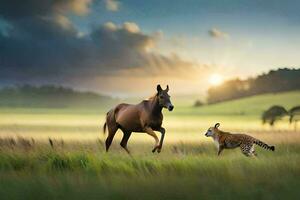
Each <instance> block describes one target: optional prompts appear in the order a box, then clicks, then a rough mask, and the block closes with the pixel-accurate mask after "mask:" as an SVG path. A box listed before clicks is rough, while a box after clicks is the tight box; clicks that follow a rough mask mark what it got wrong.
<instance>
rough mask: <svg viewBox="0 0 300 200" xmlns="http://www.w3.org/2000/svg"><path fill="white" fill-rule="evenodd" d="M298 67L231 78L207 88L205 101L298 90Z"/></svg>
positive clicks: (299, 84) (299, 70)
mask: <svg viewBox="0 0 300 200" xmlns="http://www.w3.org/2000/svg"><path fill="white" fill-rule="evenodd" d="M299 77H300V69H288V68H283V69H278V70H271V71H270V72H269V73H267V74H262V75H259V76H257V77H254V78H248V79H246V80H240V79H232V80H228V81H226V82H224V83H223V84H222V85H219V86H214V87H211V88H209V90H208V92H207V102H208V103H217V102H221V101H227V100H232V99H238V98H241V97H247V96H251V95H257V94H264V93H276V92H283V91H291V90H300V78H299Z"/></svg>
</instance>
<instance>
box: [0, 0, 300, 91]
mask: <svg viewBox="0 0 300 200" xmlns="http://www.w3.org/2000/svg"><path fill="white" fill-rule="evenodd" d="M299 9H300V1H298V0H286V1H281V0H269V1H265V0H251V1H249V0H239V1H238V0H228V1H225V0H206V1H205V0H185V1H181V0H178V1H177V0H151V1H141V0H123V1H122V0H43V1H40V0H23V1H19V0H0V70H1V71H0V85H14V84H25V83H27V84H36V85H42V84H57V85H65V86H69V87H73V88H77V89H80V90H92V91H96V92H100V93H103V94H109V95H113V96H143V95H146V94H147V95H149V93H150V94H151V92H152V93H153V92H154V91H155V88H156V85H157V84H158V83H160V84H161V85H163V86H166V85H167V84H168V85H169V86H170V91H171V92H172V93H173V94H180V95H185V94H205V91H206V90H207V89H208V88H209V87H211V86H212V85H213V84H214V82H212V81H211V80H214V79H212V77H219V79H222V80H226V79H230V78H234V77H240V78H245V77H249V76H255V75H257V74H261V73H264V72H267V71H268V70H270V69H277V68H279V67H291V68H299V66H300V56H299V52H300V37H299V35H300V12H299ZM218 82H220V80H218Z"/></svg>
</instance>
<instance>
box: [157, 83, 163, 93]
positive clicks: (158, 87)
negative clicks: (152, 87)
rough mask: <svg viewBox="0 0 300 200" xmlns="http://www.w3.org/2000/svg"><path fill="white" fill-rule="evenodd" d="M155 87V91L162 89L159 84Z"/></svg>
mask: <svg viewBox="0 0 300 200" xmlns="http://www.w3.org/2000/svg"><path fill="white" fill-rule="evenodd" d="M156 89H157V92H160V91H162V88H161V86H160V85H159V84H158V85H157V88H156Z"/></svg>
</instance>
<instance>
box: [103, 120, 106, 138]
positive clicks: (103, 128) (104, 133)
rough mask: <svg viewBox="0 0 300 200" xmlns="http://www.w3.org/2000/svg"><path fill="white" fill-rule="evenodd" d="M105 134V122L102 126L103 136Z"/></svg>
mask: <svg viewBox="0 0 300 200" xmlns="http://www.w3.org/2000/svg"><path fill="white" fill-rule="evenodd" d="M105 133H106V122H105V123H104V125H103V135H105Z"/></svg>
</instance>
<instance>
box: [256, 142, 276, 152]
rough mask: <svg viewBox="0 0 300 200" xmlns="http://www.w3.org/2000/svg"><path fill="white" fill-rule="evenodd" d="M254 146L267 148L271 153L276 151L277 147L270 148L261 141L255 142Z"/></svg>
mask: <svg viewBox="0 0 300 200" xmlns="http://www.w3.org/2000/svg"><path fill="white" fill-rule="evenodd" d="M254 144H257V145H258V146H260V147H262V148H265V149H268V150H271V151H275V146H269V145H267V144H266V143H264V142H262V141H260V140H257V139H256V140H254Z"/></svg>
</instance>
